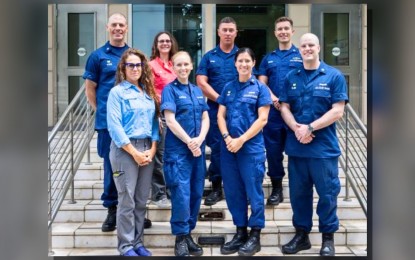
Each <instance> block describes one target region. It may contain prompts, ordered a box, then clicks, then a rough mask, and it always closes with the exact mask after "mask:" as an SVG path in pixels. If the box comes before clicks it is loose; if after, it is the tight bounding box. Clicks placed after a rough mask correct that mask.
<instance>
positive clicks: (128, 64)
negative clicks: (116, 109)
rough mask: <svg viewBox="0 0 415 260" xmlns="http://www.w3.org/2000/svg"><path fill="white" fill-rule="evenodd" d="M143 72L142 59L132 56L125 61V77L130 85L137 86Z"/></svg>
mask: <svg viewBox="0 0 415 260" xmlns="http://www.w3.org/2000/svg"><path fill="white" fill-rule="evenodd" d="M142 72H143V64H142V63H141V59H140V57H138V56H137V55H130V56H128V58H127V59H126V60H125V77H126V80H127V81H129V82H130V83H133V84H137V82H138V80H139V79H140V77H141V73H142Z"/></svg>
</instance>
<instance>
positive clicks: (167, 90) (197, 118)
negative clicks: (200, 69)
mask: <svg viewBox="0 0 415 260" xmlns="http://www.w3.org/2000/svg"><path fill="white" fill-rule="evenodd" d="M208 109H209V107H208V106H207V104H206V102H205V97H204V96H203V93H202V90H201V89H200V88H199V87H198V86H196V85H193V84H192V83H189V84H188V85H183V84H182V83H180V82H179V81H178V80H177V79H176V80H174V81H173V82H171V83H169V84H167V85H166V86H165V87H164V89H163V91H162V93H161V108H160V110H161V111H162V112H164V110H169V111H172V112H173V113H175V118H176V121H177V122H178V123H179V124H180V126H181V127H182V128H183V130H184V131H185V132H186V133H187V134H188V135H189V136H190V137H191V138H194V137H198V136H199V134H200V130H201V128H202V114H203V112H204V111H207V110H208ZM165 149H166V150H168V151H169V153H165V155H167V156H168V154H186V153H187V152H188V151H189V148H188V147H187V144H185V143H184V142H183V141H182V140H180V139H179V138H178V137H177V136H176V135H175V134H174V133H173V132H172V131H171V130H170V129H169V128H168V129H167V132H166V141H165Z"/></svg>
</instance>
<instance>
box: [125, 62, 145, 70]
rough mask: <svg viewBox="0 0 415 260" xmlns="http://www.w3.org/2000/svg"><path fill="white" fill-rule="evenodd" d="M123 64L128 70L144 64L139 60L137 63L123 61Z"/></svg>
mask: <svg viewBox="0 0 415 260" xmlns="http://www.w3.org/2000/svg"><path fill="white" fill-rule="evenodd" d="M124 65H125V67H126V68H129V69H130V70H133V69H134V68H135V67H137V69H138V68H141V67H142V66H143V65H144V63H142V62H139V63H128V62H126V63H124Z"/></svg>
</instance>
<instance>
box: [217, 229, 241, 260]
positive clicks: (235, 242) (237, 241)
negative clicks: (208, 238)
mask: <svg viewBox="0 0 415 260" xmlns="http://www.w3.org/2000/svg"><path fill="white" fill-rule="evenodd" d="M247 240H248V230H247V227H236V234H235V235H234V236H233V238H232V240H231V241H229V242H227V243H225V244H223V245H222V246H221V247H220V252H221V254H222V255H229V254H233V253H236V252H238V250H239V248H240V247H241V246H243V244H245V242H246V241H247Z"/></svg>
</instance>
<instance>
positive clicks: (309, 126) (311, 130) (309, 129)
mask: <svg viewBox="0 0 415 260" xmlns="http://www.w3.org/2000/svg"><path fill="white" fill-rule="evenodd" d="M307 127H308V131H310V133H312V132H313V131H314V128H313V127H312V126H311V125H310V124H308V125H307Z"/></svg>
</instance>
